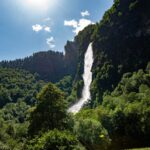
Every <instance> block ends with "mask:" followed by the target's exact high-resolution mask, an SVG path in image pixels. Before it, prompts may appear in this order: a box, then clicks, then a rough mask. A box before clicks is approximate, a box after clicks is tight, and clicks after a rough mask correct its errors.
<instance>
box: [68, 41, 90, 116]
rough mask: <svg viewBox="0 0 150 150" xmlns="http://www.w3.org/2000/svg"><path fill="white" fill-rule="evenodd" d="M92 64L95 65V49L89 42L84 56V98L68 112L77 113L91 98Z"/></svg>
mask: <svg viewBox="0 0 150 150" xmlns="http://www.w3.org/2000/svg"><path fill="white" fill-rule="evenodd" d="M92 65H93V49H92V43H90V44H89V46H88V49H87V51H86V53H85V57H84V74H83V80H84V87H83V91H82V98H81V99H80V100H79V101H78V102H77V103H76V104H75V105H73V106H72V107H70V108H69V110H68V112H72V113H74V114H75V113H77V112H79V111H80V109H81V108H82V107H83V105H84V104H85V103H86V102H88V101H89V100H90V99H91V93H90V85H91V82H92V72H91V69H92Z"/></svg>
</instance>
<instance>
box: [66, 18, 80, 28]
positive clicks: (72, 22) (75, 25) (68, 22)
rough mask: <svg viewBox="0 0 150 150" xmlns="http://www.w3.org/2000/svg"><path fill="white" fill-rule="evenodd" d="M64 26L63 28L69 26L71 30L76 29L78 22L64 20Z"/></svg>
mask: <svg viewBox="0 0 150 150" xmlns="http://www.w3.org/2000/svg"><path fill="white" fill-rule="evenodd" d="M64 25H65V26H71V27H73V28H77V27H78V22H77V21H76V20H74V19H73V20H69V21H67V20H65V21H64Z"/></svg>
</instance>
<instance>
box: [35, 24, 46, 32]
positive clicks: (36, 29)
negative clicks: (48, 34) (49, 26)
mask: <svg viewBox="0 0 150 150" xmlns="http://www.w3.org/2000/svg"><path fill="white" fill-rule="evenodd" d="M42 29H43V27H42V26H41V25H40V24H36V25H33V26H32V30H33V31H35V32H39V31H41V30H42Z"/></svg>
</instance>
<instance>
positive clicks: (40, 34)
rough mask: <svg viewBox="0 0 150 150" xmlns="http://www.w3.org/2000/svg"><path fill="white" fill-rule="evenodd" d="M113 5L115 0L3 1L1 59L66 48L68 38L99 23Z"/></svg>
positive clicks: (0, 15)
mask: <svg viewBox="0 0 150 150" xmlns="http://www.w3.org/2000/svg"><path fill="white" fill-rule="evenodd" d="M53 1H54V2H53ZM112 4H113V0H1V1H0V60H13V59H16V58H23V57H26V56H30V55H32V54H33V53H34V52H38V51H46V50H49V49H52V50H55V51H63V50H64V45H65V44H66V41H67V40H72V39H73V38H74V36H75V35H76V34H77V33H78V31H80V30H82V29H83V28H84V27H85V26H86V25H88V24H91V23H95V22H98V21H99V20H100V19H101V18H102V16H103V14H104V12H105V11H106V10H107V9H109V8H110V7H111V6H112Z"/></svg>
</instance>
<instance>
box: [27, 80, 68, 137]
mask: <svg viewBox="0 0 150 150" xmlns="http://www.w3.org/2000/svg"><path fill="white" fill-rule="evenodd" d="M37 100H38V104H37V107H36V108H35V110H34V111H33V112H32V113H31V118H30V119H31V120H30V123H31V124H30V126H29V133H30V135H34V134H38V133H39V131H43V132H44V131H47V130H53V129H54V128H57V129H61V130H62V129H64V128H65V127H66V120H67V109H66V102H65V100H64V94H63V93H62V92H61V91H60V90H59V89H58V88H57V87H56V86H55V85H53V84H52V83H49V84H47V85H46V86H45V87H44V88H43V89H42V91H41V92H40V93H39V95H38V97H37Z"/></svg>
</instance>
